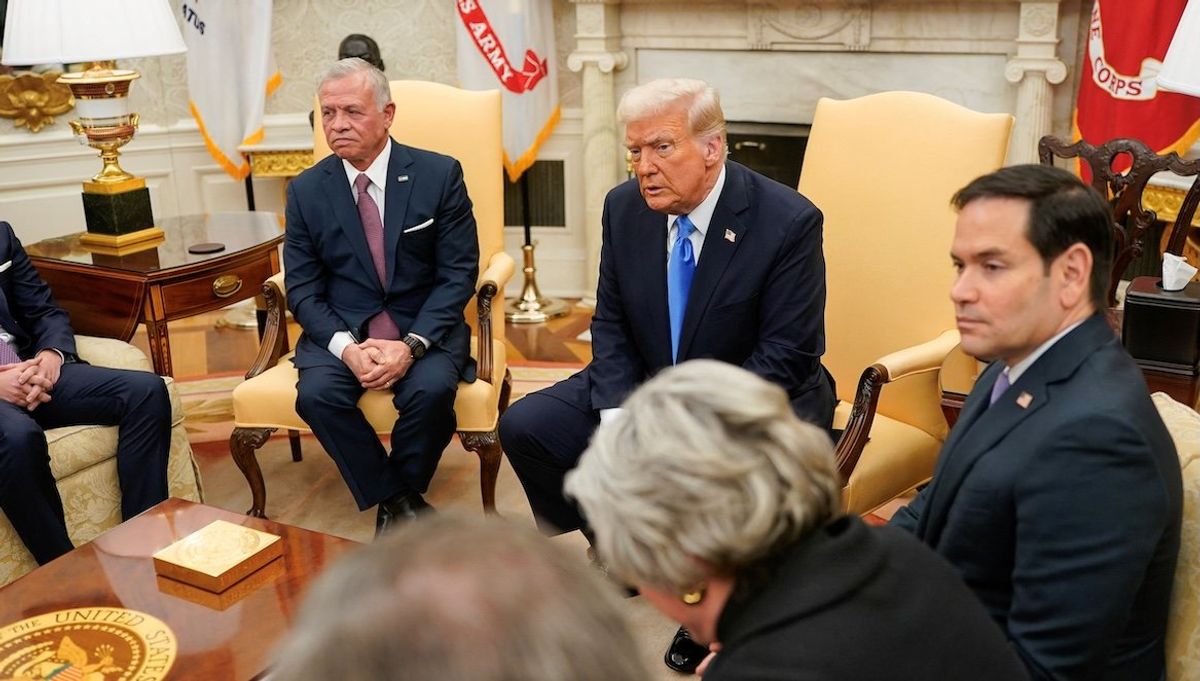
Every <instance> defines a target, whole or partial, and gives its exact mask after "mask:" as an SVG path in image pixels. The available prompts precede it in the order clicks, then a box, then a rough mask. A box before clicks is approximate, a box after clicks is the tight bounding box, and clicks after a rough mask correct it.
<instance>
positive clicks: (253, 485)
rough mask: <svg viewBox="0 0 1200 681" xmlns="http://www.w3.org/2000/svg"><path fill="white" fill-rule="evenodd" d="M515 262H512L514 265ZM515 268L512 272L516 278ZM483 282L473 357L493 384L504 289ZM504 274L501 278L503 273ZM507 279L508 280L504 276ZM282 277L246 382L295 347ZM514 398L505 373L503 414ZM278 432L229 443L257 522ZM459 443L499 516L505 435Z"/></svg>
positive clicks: (263, 431) (273, 281) (268, 286)
mask: <svg viewBox="0 0 1200 681" xmlns="http://www.w3.org/2000/svg"><path fill="white" fill-rule="evenodd" d="M510 262H511V261H510ZM511 271H512V270H511V268H509V269H508V272H509V273H510V274H511ZM483 274H484V277H485V278H482V280H481V281H480V283H479V285H478V286H477V287H476V291H475V302H476V307H477V310H478V317H477V322H478V327H477V328H478V333H477V335H476V338H475V339H474V340H475V341H476V342H477V345H476V352H475V353H472V354H473V356H474V357H475V360H476V380H479V381H484V382H487V383H491V382H492V381H493V372H494V371H495V366H494V364H493V357H492V302H493V299H494V298H495V297H496V294H497V292H499V290H500V284H499V282H497V281H496V280H495V279H498V278H501V277H489V272H484V273H483ZM501 274H502V273H501ZM504 278H507V277H504ZM281 283H282V275H275V276H274V277H271V278H270V279H268V280H267V281H266V282H265V283H264V284H263V288H262V294H263V298H264V300H265V303H266V314H267V320H266V327H265V329H264V331H263V337H262V344H261V345H260V346H259V351H258V356H257V357H255V359H254V364H253V365H251V367H250V370H249V371H247V372H246V380H250V379H252V378H254V377H255V376H258V375H260V374H262V373H264V372H265V371H267V370H268V369H270V368H272V367H274V366H275V365H276V364H278V363H279V362H280V360H282V359H283V358H284V356H285V355H287V353H288V352H289V350H290V349H291V348H290V342H289V340H288V332H287V321H286V320H287V316H286V311H287V296H286V294H285V293H284V290H283V287H282V286H281ZM511 395H512V372H510V371H509V370H508V369H507V368H506V369H505V370H504V378H503V383H502V384H501V387H500V413H501V414H503V413H504V410H505V409H507V408H508V401H509V398H510V397H511ZM276 430H278V429H277V428H240V427H239V428H234V429H233V434H232V435H231V436H230V438H229V450H230V453H231V454H232V455H233V460H234V462H235V463H236V464H237V467H238V468H239V469H240V470H241V471H242V475H244V476H245V477H246V481H247V482H248V483H249V485H250V499H251V502H250V510H248V511H246V515H249V516H254V517H257V518H265V517H266V506H267V489H266V485H265V483H264V482H263V477H262V469H260V468H259V466H258V456H257V452H258V450H259V448H261V447H262V446H263V445H264V444H266V442H267V439H268V438H270V437H271V435H272V434H273V433H274V432H275V431H276ZM458 436H459V440H460V441H461V442H462V445H463V447H464V448H465V449H467V450H468V451H471V452H474V453H475V454H476V455H477V456H479V469H480V476H479V487H480V494H481V496H482V499H483V508H484V510H485V511H487V512H489V513H495V511H496V478H497V476H498V475H499V473H500V459H501V458H502V454H503V452H502V450H501V448H500V436H499V433H498V430H497V429H496V428H493V429H492V430H490V431H486V432H478V431H465V430H460V431H458ZM288 438H289V441H290V444H291V451H292V460H293V461H301V460H302V459H303V454H302V453H301V451H300V438H299V433H298V432H297V431H294V430H289V431H288Z"/></svg>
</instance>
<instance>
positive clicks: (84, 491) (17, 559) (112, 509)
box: [0, 336, 204, 586]
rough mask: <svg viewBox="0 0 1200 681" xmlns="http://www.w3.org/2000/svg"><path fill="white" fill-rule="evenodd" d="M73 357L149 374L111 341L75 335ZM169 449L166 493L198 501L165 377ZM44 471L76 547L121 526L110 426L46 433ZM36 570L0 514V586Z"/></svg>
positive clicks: (195, 473)
mask: <svg viewBox="0 0 1200 681" xmlns="http://www.w3.org/2000/svg"><path fill="white" fill-rule="evenodd" d="M75 349H76V351H77V352H78V354H79V357H80V358H82V359H83V360H85V361H87V362H89V363H91V364H94V365H96V366H105V367H112V368H115V369H136V370H139V371H150V360H149V359H147V358H146V355H145V354H143V353H142V351H141V350H138V349H137V348H135V347H134V346H132V345H130V344H128V343H124V342H121V341H119V340H114V339H111V338H93V337H91V336H76V337H75ZM163 380H164V381H166V382H167V393H168V394H169V395H170V397H171V450H170V454H169V457H170V458H169V459H168V460H167V493H168V494H170V495H171V496H173V497H179V498H181V499H187V500H189V501H204V493H203V490H202V489H201V487H200V471H199V469H198V468H197V467H196V460H195V459H194V458H193V457H192V447H191V445H190V444H188V438H187V432H186V431H185V430H184V426H183V407H182V405H181V404H180V402H179V391H178V390H177V389H176V388H175V382H174V380H173V379H171V378H164V379H163ZM46 442H47V444H48V445H49V447H50V471H51V472H52V473H53V474H54V481H55V484H56V485H57V487H58V494H59V496H60V497H61V498H62V505H63V512H64V513H65V515H66V518H67V533H68V534H69V535H70V537H71V541H72V542H74V544H75V545H76V546H78V545H80V544H82V543H84V542H88V541H91V540H92V539H94V538H95V537H96V535H98V534H100V533H101V532H103V531H105V530H107V529H109V528H111V527H114V526H116V525H118V524H120V522H121V487H120V485H119V484H118V483H117V428H116V426H97V425H82V426H68V427H66V428H51V429H50V430H47V431H46ZM35 567H37V561H35V560H34V559H33V556H32V555H30V553H29V551H28V550H27V549H26V548H25V544H23V543H22V542H21V539H20V537H18V536H17V532H16V530H14V529H13V527H12V525H11V524H9V522H8V518H6V517H4V514H3V513H0V586H3V585H5V584H8V583H9V582H11V581H13V580H14V579H16V578H17V577H20V576H21V575H23V574H25V573H26V572H29V571H30V570H32V569H34V568H35Z"/></svg>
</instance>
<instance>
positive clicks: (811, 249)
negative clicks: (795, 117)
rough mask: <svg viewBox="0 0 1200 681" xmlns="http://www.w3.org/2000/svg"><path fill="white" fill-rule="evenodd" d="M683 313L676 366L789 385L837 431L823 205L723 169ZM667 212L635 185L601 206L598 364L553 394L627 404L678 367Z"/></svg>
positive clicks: (737, 169)
mask: <svg viewBox="0 0 1200 681" xmlns="http://www.w3.org/2000/svg"><path fill="white" fill-rule="evenodd" d="M725 169H726V174H725V186H724V188H723V190H722V192H721V196H720V198H719V199H718V201H717V205H716V208H715V210H714V211H713V216H712V221H711V223H710V224H709V227H708V231H707V233H706V234H705V237H704V248H703V249H702V250H701V253H700V260H699V262H698V263H697V266H696V274H695V278H694V279H693V281H692V288H691V292H690V294H689V296H688V306H687V310H686V311H685V313H684V318H683V329H682V332H681V335H680V342H679V361H681V362H682V361H685V360H688V359H696V358H710V359H717V360H721V361H724V362H729V363H730V364H735V365H738V366H741V367H743V368H745V369H747V370H749V371H751V372H753V373H755V374H757V375H759V376H761V377H763V378H765V379H767V380H769V381H771V382H772V383H775V384H777V385H779V386H781V387H782V388H784V390H786V391H787V393H788V397H789V398H790V399H791V401H792V406H793V408H794V409H795V410H796V412H797V413H798V414H799V415H800V416H801V417H803V418H805V419H806V420H808V421H810V422H813V423H816V424H817V425H820V426H822V427H826V428H828V427H829V425H830V423H831V422H832V419H833V408H834V405H835V403H836V399H835V397H834V393H833V384H832V383H833V381H832V378H831V377H830V376H829V374H828V373H827V372H826V371H825V370H824V368H823V367H822V366H821V355H822V354H824V352H825V257H824V254H823V253H822V250H821V227H822V224H823V218H822V216H821V212H820V211H819V210H817V208H816V207H815V206H813V204H812V203H811V202H809V201H808V199H806V198H804V197H803V196H801V195H800V194H799V193H797V192H796V190H794V189H791V188H788V187H785V186H783V185H781V184H779V183H778V182H775V181H774V180H771V179H769V178H767V177H765V176H763V175H760V174H758V173H756V172H754V171H752V170H750V169H749V168H746V167H745V166H742V165H740V164H738V163H734V162H732V161H728V162H726V164H725ZM671 364H672V362H671V330H670V318H669V316H668V313H667V222H666V216H664V215H663V214H662V213H657V212H655V211H653V210H651V209H650V207H649V206H647V205H646V202H645V200H644V199H643V198H642V196H641V193H640V192H639V190H638V184H637V181H636V180H630V181H629V182H626V183H624V184H621V185H619V186H617V187H616V188H615V189H613V190H612V191H611V192H609V194H608V197H607V198H606V199H605V202H604V218H603V244H602V247H601V252H600V281H599V286H598V290H597V292H596V312H595V315H594V316H593V317H592V361H591V363H590V364H589V365H588V366H587V367H586V368H585V369H584V370H583V371H581V372H580V373H578V374H576V375H575V376H573V377H571V378H570V379H567V380H566V381H562V382H560V383H558V384H557V385H555V386H553V387H551V388H548V389H547V390H546V392H547V394H550V395H553V396H555V397H558V398H559V399H564V400H566V401H568V402H570V403H572V404H575V405H578V406H580V407H581V408H584V409H592V410H599V409H607V408H610V407H618V406H620V404H621V402H622V401H623V400H624V399H625V397H626V396H628V395H629V393H630V392H632V391H633V390H634V389H635V388H636V387H637V386H638V385H640V384H641V383H643V382H644V381H646V380H647V379H648V378H650V377H651V376H653V375H654V374H655V373H657V372H658V371H660V370H662V369H663V368H666V367H669V366H671Z"/></svg>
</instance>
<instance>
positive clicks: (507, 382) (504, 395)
mask: <svg viewBox="0 0 1200 681" xmlns="http://www.w3.org/2000/svg"><path fill="white" fill-rule="evenodd" d="M512 383H513V378H512V372H511V371H509V370H508V369H507V368H505V369H504V381H503V382H502V383H501V384H500V413H501V414H503V413H504V411H505V410H506V409H508V399H509V398H510V397H512Z"/></svg>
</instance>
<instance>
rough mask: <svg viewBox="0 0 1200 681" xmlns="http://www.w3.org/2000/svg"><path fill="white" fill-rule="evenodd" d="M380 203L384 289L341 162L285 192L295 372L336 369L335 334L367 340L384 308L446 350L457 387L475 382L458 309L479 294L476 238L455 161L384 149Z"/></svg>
mask: <svg viewBox="0 0 1200 681" xmlns="http://www.w3.org/2000/svg"><path fill="white" fill-rule="evenodd" d="M389 143H390V144H391V145H392V155H391V158H390V159H389V162H388V171H387V186H386V187H385V189H384V191H385V198H384V216H383V217H384V219H383V223H384V224H383V228H384V247H385V258H384V259H385V262H386V266H387V275H386V277H385V279H386V281H387V284H386V285H382V284H380V280H379V276H378V274H377V273H376V271H375V265H374V262H373V261H372V259H371V252H370V249H369V248H368V247H367V240H366V236H365V235H364V234H363V228H362V222H361V221H360V220H359V217H358V208H357V205H356V204H355V201H354V196H353V194H352V188H351V186H350V183H349V181H348V180H347V179H346V172H345V170H344V167H343V165H342V160H341V159H340V158H338V157H337V156H334V155H330V156H328V157H326V158H324V159H322V160H321V161H320V162H319V163H317V164H316V165H315V166H313V167H312V168H309V169H308V170H306V171H304V172H303V173H302V174H301V175H300V176H299V177H297V178H296V179H295V180H293V181H292V182H291V183H290V184H289V185H288V189H287V193H288V196H287V234H286V238H285V240H284V248H283V259H284V264H285V268H286V272H287V273H286V275H285V277H286V282H287V300H288V307H289V308H290V309H291V310H292V314H293V315H295V317H296V321H297V322H299V323H300V325H301V326H302V327H303V328H304V334H303V335H302V336H301V337H300V340H299V341H298V342H297V344H296V356H295V360H294V361H295V364H296V366H297V367H298V368H301V369H303V368H305V367H310V366H318V365H340V364H341V360H340V359H339V358H337V357H334V356H333V355H332V354H331V353H330V352H329V350H328V345H329V341H330V339H331V338H332V337H333V334H335V333H337V332H339V331H349V332H351V333H352V334H354V336H355V337H356V338H358V339H360V340H361V339H365V338H366V325H367V321H368V320H370V319H371V317H374V316H375V315H376V314H377V313H378V312H379V311H381V310H387V312H388V314H390V315H391V317H392V319H393V320H395V322H396V326H397V327H399V329H400V332H401V333H402V334H404V333H414V334H417V335H419V336H422V337H424V338H426V339H428V340H429V341H430V342H431V343H432V344H433V346H434V347H435V348H440V349H442V350H445V351H446V352H448V353H450V355H451V357H452V358H453V360H454V362H455V365H456V366H457V367H458V369H459V374H460V376H461V377H462V379H463V380H466V381H473V380H475V363H474V361H473V360H472V359H471V357H470V343H471V332H470V329H469V327H468V326H467V324H466V321H465V320H464V319H463V308H464V307H465V306H466V304H467V301H468V300H469V299H470V298H471V296H472V295H474V293H475V283H476V282H475V280H476V279H477V277H478V273H479V241H478V237H477V235H476V228H475V216H474V214H473V213H472V212H471V200H470V198H468V196H467V189H466V185H465V184H464V183H463V173H462V166H461V165H459V163H458V161H456V160H454V159H453V158H450V157H449V156H443V155H441V154H436V153H433V152H430V151H424V150H422V149H416V148H414V147H409V146H405V145H402V144H398V143H396V142H395V141H391V142H389Z"/></svg>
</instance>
